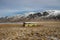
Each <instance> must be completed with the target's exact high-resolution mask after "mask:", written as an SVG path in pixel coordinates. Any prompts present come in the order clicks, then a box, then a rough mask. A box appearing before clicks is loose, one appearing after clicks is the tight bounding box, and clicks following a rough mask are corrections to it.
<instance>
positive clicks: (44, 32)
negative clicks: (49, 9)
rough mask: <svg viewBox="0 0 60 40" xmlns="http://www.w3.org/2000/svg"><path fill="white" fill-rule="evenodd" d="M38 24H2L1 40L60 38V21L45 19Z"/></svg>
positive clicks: (0, 28) (49, 39)
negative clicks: (30, 25) (27, 25)
mask: <svg viewBox="0 0 60 40" xmlns="http://www.w3.org/2000/svg"><path fill="white" fill-rule="evenodd" d="M38 25H39V26H32V27H23V26H22V25H21V24H0V40H60V21H43V22H40V23H39V24H38Z"/></svg>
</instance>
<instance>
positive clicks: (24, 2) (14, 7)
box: [0, 0, 60, 16]
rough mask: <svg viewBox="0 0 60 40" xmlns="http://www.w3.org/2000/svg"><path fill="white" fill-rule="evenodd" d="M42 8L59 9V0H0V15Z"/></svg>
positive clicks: (40, 9)
mask: <svg viewBox="0 0 60 40" xmlns="http://www.w3.org/2000/svg"><path fill="white" fill-rule="evenodd" d="M43 10H60V0H0V16H11V15H16V14H18V12H19V13H20V14H22V13H21V12H24V11H26V12H28V11H29V12H30V11H43Z"/></svg>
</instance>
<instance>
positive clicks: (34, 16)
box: [0, 10, 60, 22]
mask: <svg viewBox="0 0 60 40" xmlns="http://www.w3.org/2000/svg"><path fill="white" fill-rule="evenodd" d="M52 19H53V20H60V10H46V11H43V12H27V13H24V15H20V14H19V15H15V16H11V17H9V16H6V17H0V22H23V21H32V20H34V21H35V20H37V21H38V20H52Z"/></svg>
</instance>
